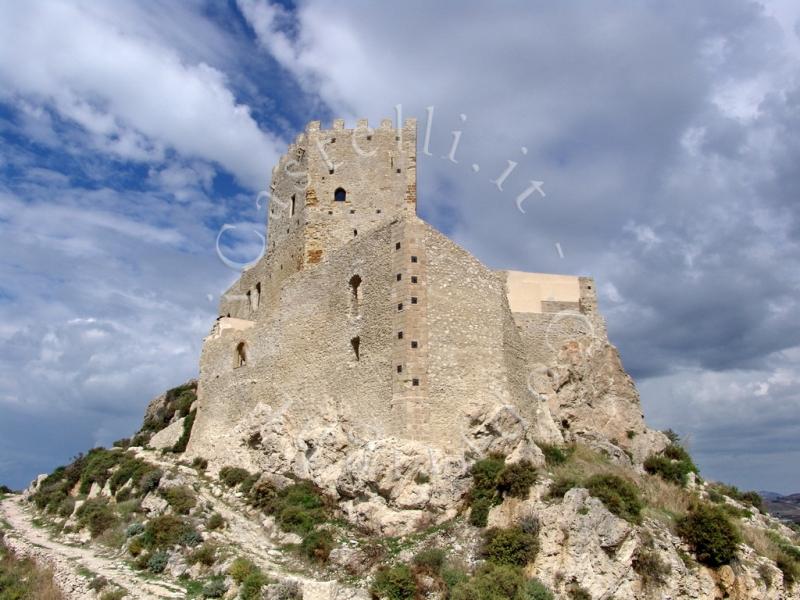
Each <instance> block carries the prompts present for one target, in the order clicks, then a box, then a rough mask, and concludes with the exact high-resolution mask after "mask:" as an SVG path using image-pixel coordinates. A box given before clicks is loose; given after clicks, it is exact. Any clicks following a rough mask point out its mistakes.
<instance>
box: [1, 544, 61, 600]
mask: <svg viewBox="0 0 800 600" xmlns="http://www.w3.org/2000/svg"><path fill="white" fill-rule="evenodd" d="M6 598H9V599H11V598H36V599H37V600H64V596H63V594H62V593H61V590H60V589H58V586H56V584H55V582H54V581H53V573H52V571H50V570H49V569H43V568H41V567H39V566H38V565H37V564H36V563H35V562H34V561H33V560H31V559H29V558H19V557H17V556H16V555H15V554H14V553H13V552H12V551H11V550H10V549H9V548H8V547H7V546H6V545H5V544H4V543H3V538H2V535H0V600H5V599H6Z"/></svg>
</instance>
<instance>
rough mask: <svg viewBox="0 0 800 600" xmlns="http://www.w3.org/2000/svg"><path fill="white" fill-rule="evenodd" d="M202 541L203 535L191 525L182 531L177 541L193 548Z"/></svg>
mask: <svg viewBox="0 0 800 600" xmlns="http://www.w3.org/2000/svg"><path fill="white" fill-rule="evenodd" d="M202 542H203V536H202V535H200V532H199V531H197V530H196V529H194V528H192V527H189V528H188V529H187V530H186V531H184V532H183V533H182V534H181V537H180V539H179V540H178V543H180V544H181V545H182V546H189V547H190V548H193V547H194V546H197V545H198V544H201V543H202Z"/></svg>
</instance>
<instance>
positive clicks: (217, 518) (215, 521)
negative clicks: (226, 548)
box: [206, 512, 225, 531]
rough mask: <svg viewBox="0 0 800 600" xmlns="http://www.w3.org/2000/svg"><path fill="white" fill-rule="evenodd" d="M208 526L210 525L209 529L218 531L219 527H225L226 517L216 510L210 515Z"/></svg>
mask: <svg viewBox="0 0 800 600" xmlns="http://www.w3.org/2000/svg"><path fill="white" fill-rule="evenodd" d="M206 527H208V530H209V531H216V530H217V529H223V528H224V527H225V519H224V518H223V517H222V515H221V514H219V513H218V512H215V513H214V514H212V515H211V516H210V517H208V521H207V522H206Z"/></svg>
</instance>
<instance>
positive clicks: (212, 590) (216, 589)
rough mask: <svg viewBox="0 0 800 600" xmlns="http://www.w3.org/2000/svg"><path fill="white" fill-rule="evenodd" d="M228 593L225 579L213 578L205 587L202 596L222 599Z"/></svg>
mask: <svg viewBox="0 0 800 600" xmlns="http://www.w3.org/2000/svg"><path fill="white" fill-rule="evenodd" d="M227 591H228V586H227V585H226V584H225V580H224V579H220V578H213V579H211V580H209V581H208V582H207V583H206V584H205V585H204V586H203V590H202V591H201V594H202V595H203V598H222V597H223V596H224V595H225V592H227Z"/></svg>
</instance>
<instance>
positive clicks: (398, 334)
mask: <svg viewBox="0 0 800 600" xmlns="http://www.w3.org/2000/svg"><path fill="white" fill-rule="evenodd" d="M397 339H398V340H402V339H403V332H402V331H398V332H397Z"/></svg>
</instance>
